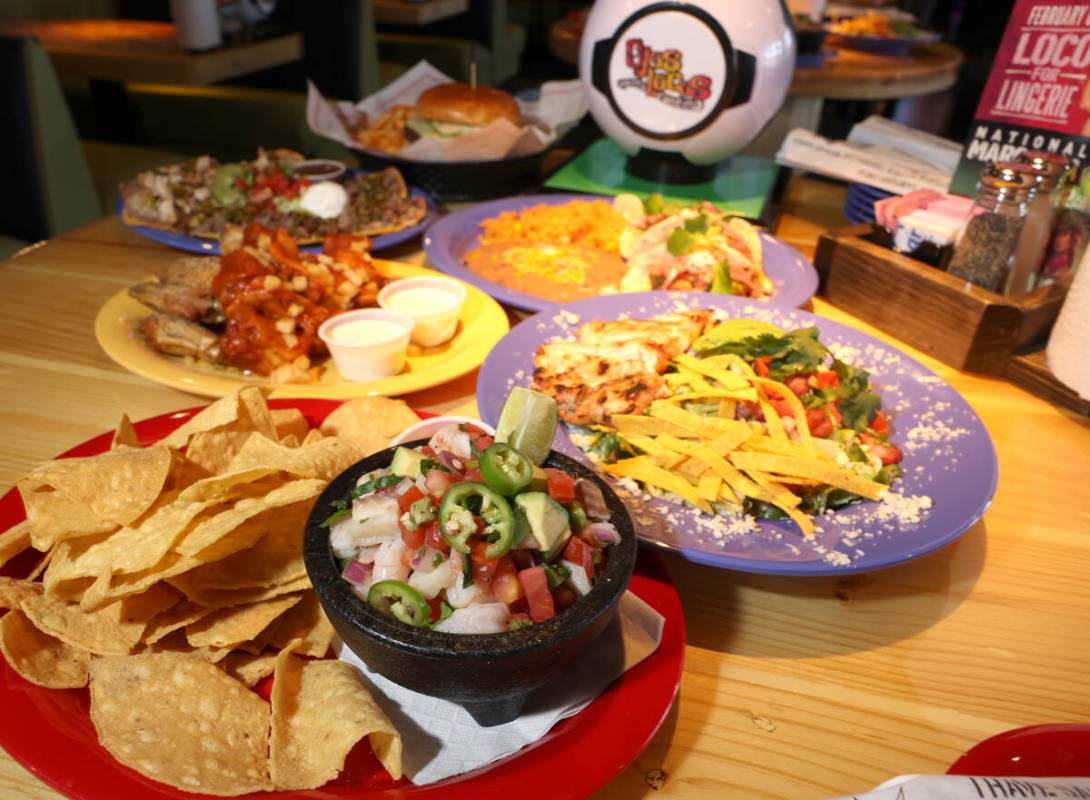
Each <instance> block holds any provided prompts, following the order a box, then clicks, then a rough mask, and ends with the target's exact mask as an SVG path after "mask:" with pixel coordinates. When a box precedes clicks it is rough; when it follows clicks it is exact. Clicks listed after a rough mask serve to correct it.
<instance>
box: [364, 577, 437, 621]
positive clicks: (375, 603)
mask: <svg viewBox="0 0 1090 800" xmlns="http://www.w3.org/2000/svg"><path fill="white" fill-rule="evenodd" d="M367 603H368V604H369V605H370V606H371V608H373V609H375V610H376V611H378V612H379V613H381V614H385V615H386V616H388V617H393V618H394V619H396V620H398V621H399V622H404V623H405V624H406V625H413V626H414V627H417V628H423V627H425V626H426V625H427V624H428V621H429V619H430V618H431V609H430V608H429V607H428V604H427V602H426V601H425V600H424V598H423V597H422V596H421V595H420V592H418V591H416V589H414V588H413V587H411V586H409V584H407V583H402V582H401V581H379V582H378V583H376V584H373V585H372V586H371V588H370V590H369V591H368V592H367Z"/></svg>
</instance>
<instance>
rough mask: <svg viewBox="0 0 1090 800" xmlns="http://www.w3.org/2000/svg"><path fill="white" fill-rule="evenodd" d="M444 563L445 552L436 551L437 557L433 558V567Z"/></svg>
mask: <svg viewBox="0 0 1090 800" xmlns="http://www.w3.org/2000/svg"><path fill="white" fill-rule="evenodd" d="M442 563H443V554H442V553H436V554H435V558H433V559H432V560H431V565H432V568H433V569H434V568H435V567H438V566H439V565H440V564H442Z"/></svg>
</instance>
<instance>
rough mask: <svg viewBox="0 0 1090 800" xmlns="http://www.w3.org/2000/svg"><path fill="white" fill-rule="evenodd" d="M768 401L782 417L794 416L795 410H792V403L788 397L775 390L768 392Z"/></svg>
mask: <svg viewBox="0 0 1090 800" xmlns="http://www.w3.org/2000/svg"><path fill="white" fill-rule="evenodd" d="M768 403H769V405H771V406H772V407H773V408H774V409H776V413H777V414H779V415H780V416H781V417H794V416H795V412H794V411H793V410H792V403H791V401H790V400H788V399H787V398H786V397H781V396H780V395H778V394H776V393H775V392H769V393H768Z"/></svg>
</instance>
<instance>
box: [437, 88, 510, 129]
mask: <svg viewBox="0 0 1090 800" xmlns="http://www.w3.org/2000/svg"><path fill="white" fill-rule="evenodd" d="M416 113H417V114H419V115H420V116H421V117H423V118H424V119H426V120H429V121H431V122H452V123H455V124H457V125H478V126H481V127H484V126H485V125H488V124H489V123H490V122H492V121H493V120H497V119H500V118H501V117H502V118H503V119H506V120H508V121H509V122H511V123H513V124H515V125H521V124H522V113H521V112H520V111H519V107H518V103H516V102H515V98H513V97H512V96H511V95H509V94H508V93H507V92H504V91H501V90H500V89H493V88H492V87H491V86H480V85H478V86H475V87H474V86H470V85H469V84H468V83H444V84H441V85H439V86H434V87H432V88H431V89H428V90H427V91H426V92H424V93H423V94H422V95H420V98H419V99H418V100H417V101H416Z"/></svg>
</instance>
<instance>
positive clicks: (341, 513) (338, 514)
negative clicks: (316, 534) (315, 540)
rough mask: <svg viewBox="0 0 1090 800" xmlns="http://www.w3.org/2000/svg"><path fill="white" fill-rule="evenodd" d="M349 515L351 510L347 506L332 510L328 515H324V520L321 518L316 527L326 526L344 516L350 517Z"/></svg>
mask: <svg viewBox="0 0 1090 800" xmlns="http://www.w3.org/2000/svg"><path fill="white" fill-rule="evenodd" d="M350 516H352V510H351V509H348V508H341V509H338V510H337V511H334V512H333V513H332V514H330V515H329V516H328V517H326V518H325V519H324V520H322V521H321V522H320V523H319V524H318V527H319V528H328V527H329V526H330V525H332V524H334V523H335V522H340V521H341V520H342V519H344V518H345V517H350Z"/></svg>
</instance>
